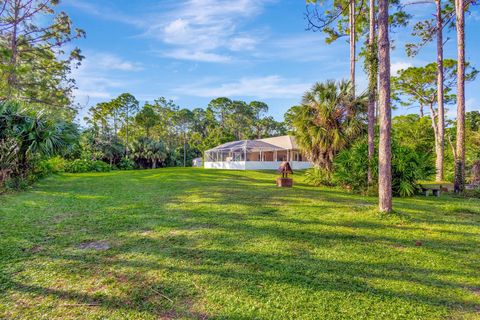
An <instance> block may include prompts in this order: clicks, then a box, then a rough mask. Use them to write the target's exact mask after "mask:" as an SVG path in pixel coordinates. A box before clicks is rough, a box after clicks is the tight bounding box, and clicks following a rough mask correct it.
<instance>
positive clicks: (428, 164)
mask: <svg viewBox="0 0 480 320" xmlns="http://www.w3.org/2000/svg"><path fill="white" fill-rule="evenodd" d="M377 163H378V158H377V157H375V158H374V159H373V162H372V173H373V178H374V182H375V183H376V182H377V179H378V168H377ZM367 168H368V144H367V143H366V142H365V141H359V142H357V143H355V144H354V145H353V146H352V147H351V148H349V149H348V150H344V151H342V152H340V153H339V154H338V156H337V157H336V159H335V163H334V175H333V181H334V182H335V183H337V184H339V185H342V186H344V187H347V188H349V189H351V190H353V191H356V192H366V191H368V190H369V188H374V187H375V186H369V185H368V183H367ZM434 173H435V167H434V165H433V163H432V161H431V157H430V155H429V154H427V153H423V152H419V151H415V150H414V149H412V148H410V147H406V146H400V145H398V144H397V143H395V141H393V143H392V192H393V195H395V196H401V197H407V196H412V195H413V194H415V193H416V192H417V191H419V190H420V185H419V184H418V181H419V180H423V179H428V178H429V177H430V176H431V175H432V174H434Z"/></svg>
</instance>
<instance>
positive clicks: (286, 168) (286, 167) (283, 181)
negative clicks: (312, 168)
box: [277, 161, 293, 187]
mask: <svg viewBox="0 0 480 320" xmlns="http://www.w3.org/2000/svg"><path fill="white" fill-rule="evenodd" d="M278 172H280V173H281V174H282V176H281V177H279V178H277V186H278V187H292V186H293V179H292V178H289V177H288V175H289V174H293V170H292V167H291V166H290V163H288V161H283V162H282V164H281V165H280V167H279V168H278Z"/></svg>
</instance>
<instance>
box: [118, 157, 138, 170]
mask: <svg viewBox="0 0 480 320" xmlns="http://www.w3.org/2000/svg"><path fill="white" fill-rule="evenodd" d="M118 169H120V170H133V169H135V162H134V161H133V160H131V159H129V158H127V157H123V158H122V160H120V162H119V163H118Z"/></svg>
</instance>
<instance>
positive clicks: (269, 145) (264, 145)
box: [205, 136, 311, 170]
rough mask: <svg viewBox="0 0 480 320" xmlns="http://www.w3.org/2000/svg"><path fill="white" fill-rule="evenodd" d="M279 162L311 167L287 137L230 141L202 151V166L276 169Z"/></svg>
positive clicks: (295, 167)
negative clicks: (203, 162)
mask: <svg viewBox="0 0 480 320" xmlns="http://www.w3.org/2000/svg"><path fill="white" fill-rule="evenodd" d="M282 161H289V162H291V164H292V167H293V168H294V169H305V168H309V167H310V166H311V164H310V162H308V161H307V160H306V159H305V158H304V156H303V155H302V153H301V152H300V151H299V150H298V149H297V148H296V145H295V142H294V140H293V138H292V137H289V136H282V137H275V138H267V139H260V140H241V141H233V142H228V143H224V144H222V145H219V146H218V147H215V148H213V149H210V150H207V151H205V168H218V169H237V170H248V169H250V170H261V169H266V170H267V169H277V168H278V166H279V165H280V163H281V162H282Z"/></svg>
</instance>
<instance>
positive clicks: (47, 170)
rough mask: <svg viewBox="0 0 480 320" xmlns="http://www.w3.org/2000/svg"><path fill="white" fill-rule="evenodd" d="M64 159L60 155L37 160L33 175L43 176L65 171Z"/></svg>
mask: <svg viewBox="0 0 480 320" xmlns="http://www.w3.org/2000/svg"><path fill="white" fill-rule="evenodd" d="M65 164H66V161H65V159H63V158H62V157H53V158H50V159H46V160H42V161H39V162H38V164H37V165H36V167H35V170H34V175H35V176H36V177H38V178H43V177H46V176H48V175H51V174H54V173H60V172H65Z"/></svg>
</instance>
